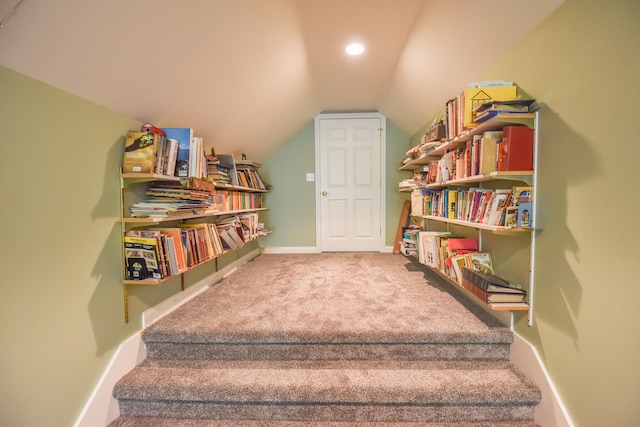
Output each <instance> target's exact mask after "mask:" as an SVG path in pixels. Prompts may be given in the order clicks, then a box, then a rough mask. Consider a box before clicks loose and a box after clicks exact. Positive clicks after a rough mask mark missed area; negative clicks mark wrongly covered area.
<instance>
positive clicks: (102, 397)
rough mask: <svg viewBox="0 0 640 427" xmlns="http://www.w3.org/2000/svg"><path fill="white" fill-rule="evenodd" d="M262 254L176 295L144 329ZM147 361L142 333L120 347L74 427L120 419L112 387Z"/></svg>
mask: <svg viewBox="0 0 640 427" xmlns="http://www.w3.org/2000/svg"><path fill="white" fill-rule="evenodd" d="M260 252H262V249H261V248H258V249H255V250H253V251H251V252H250V253H248V254H246V255H244V256H242V257H241V258H239V259H237V260H235V261H233V262H232V263H230V264H229V265H228V266H226V267H224V268H222V269H221V270H219V271H217V272H215V273H213V274H211V275H209V276H207V277H206V278H205V279H202V280H200V281H199V282H197V283H195V284H193V285H191V286H189V287H188V288H186V289H185V290H184V291H182V292H180V293H178V294H176V295H173V296H172V297H170V298H168V299H166V300H164V301H163V302H161V303H160V304H158V305H156V306H154V307H151V308H149V309H148V310H146V311H145V312H144V313H142V325H143V326H142V327H143V328H145V327H147V326H149V325H151V324H152V323H154V322H156V321H158V320H159V319H161V318H162V317H164V316H166V315H167V314H169V313H171V312H172V311H173V310H175V309H176V308H178V307H180V306H181V305H182V304H184V303H186V302H187V301H189V300H191V299H192V298H194V297H195V296H196V295H198V294H199V293H201V292H203V291H205V290H206V289H207V288H208V287H209V286H211V285H213V284H215V283H216V282H218V281H219V280H221V279H223V278H224V277H226V276H228V275H229V274H231V273H233V272H234V271H235V270H236V269H237V268H238V267H239V266H240V265H242V264H244V263H246V262H248V261H250V260H251V259H253V258H255V257H256V256H258V255H260ZM146 357H147V351H146V348H145V346H144V343H143V341H142V331H139V332H137V333H136V334H135V335H133V336H132V337H130V338H129V339H127V340H126V341H124V342H123V343H122V344H120V345H119V346H118V348H117V350H116V352H115V353H114V355H113V357H112V358H111V361H110V362H109V365H108V366H107V368H106V370H105V372H104V373H103V374H102V377H101V378H100V380H99V381H98V384H97V385H96V388H95V389H94V390H93V393H91V396H90V397H89V400H88V401H87V403H86V404H85V406H84V408H83V409H82V412H81V413H80V416H79V417H78V419H77V420H76V423H75V424H74V427H95V426H106V425H108V424H109V423H111V422H112V421H113V420H115V419H116V418H118V417H119V416H120V408H119V407H118V402H117V400H116V399H115V398H114V397H113V387H114V386H115V384H116V383H117V382H118V381H119V380H120V378H122V377H123V376H124V375H125V374H127V373H128V372H129V371H131V370H132V369H133V368H135V367H136V365H138V364H139V363H140V362H142V361H143V360H144V359H145V358H146Z"/></svg>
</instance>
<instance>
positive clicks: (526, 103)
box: [473, 99, 535, 123]
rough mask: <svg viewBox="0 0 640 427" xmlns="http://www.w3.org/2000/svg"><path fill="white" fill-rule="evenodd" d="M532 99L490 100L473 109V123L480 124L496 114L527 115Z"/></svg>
mask: <svg viewBox="0 0 640 427" xmlns="http://www.w3.org/2000/svg"><path fill="white" fill-rule="evenodd" d="M534 102H535V100H534V99H512V100H508V101H496V100H491V101H488V102H485V103H482V104H480V105H479V106H477V107H476V108H474V109H473V122H474V123H482V122H485V121H487V120H489V119H490V118H492V117H494V116H496V115H498V114H511V113H528V112H529V111H530V110H531V105H532V104H533V103H534Z"/></svg>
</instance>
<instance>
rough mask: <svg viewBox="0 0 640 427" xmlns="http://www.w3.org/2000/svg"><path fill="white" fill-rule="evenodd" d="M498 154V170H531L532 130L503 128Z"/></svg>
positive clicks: (520, 127)
mask: <svg viewBox="0 0 640 427" xmlns="http://www.w3.org/2000/svg"><path fill="white" fill-rule="evenodd" d="M502 135H503V136H502V141H501V142H500V149H499V152H498V156H499V159H498V165H499V167H498V170H501V171H530V170H533V129H531V128H528V127H527V126H505V127H504V129H503V134H502Z"/></svg>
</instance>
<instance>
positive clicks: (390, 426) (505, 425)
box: [108, 416, 539, 427]
mask: <svg viewBox="0 0 640 427" xmlns="http://www.w3.org/2000/svg"><path fill="white" fill-rule="evenodd" d="M235 426H237V427H539V426H537V424H536V423H535V422H533V421H504V422H502V421H492V422H450V423H424V422H367V421H362V422H352V421H348V422H340V421H333V422H332V421H259V420H211V419H199V418H163V417H130V416H123V417H119V418H118V419H116V420H115V421H113V422H112V423H111V424H109V426H108V427H235Z"/></svg>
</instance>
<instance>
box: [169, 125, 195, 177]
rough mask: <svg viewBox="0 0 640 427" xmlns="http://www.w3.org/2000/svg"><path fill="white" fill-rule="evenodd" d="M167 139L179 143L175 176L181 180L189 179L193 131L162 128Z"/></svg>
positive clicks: (189, 129)
mask: <svg viewBox="0 0 640 427" xmlns="http://www.w3.org/2000/svg"><path fill="white" fill-rule="evenodd" d="M161 129H162V130H163V131H164V133H165V134H166V136H167V139H175V140H176V141H178V155H177V157H176V170H175V173H174V175H175V176H178V177H180V178H188V177H189V156H190V153H191V140H192V139H193V129H191V128H161Z"/></svg>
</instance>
